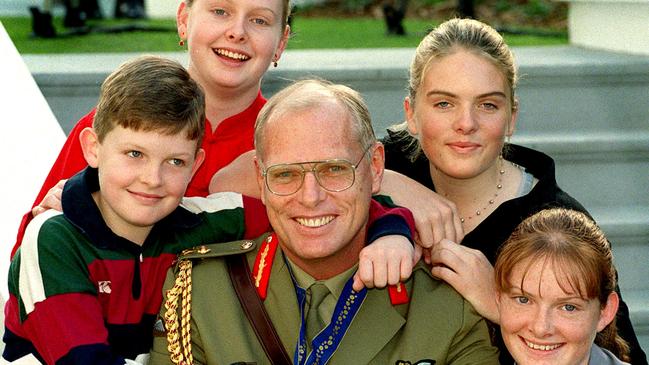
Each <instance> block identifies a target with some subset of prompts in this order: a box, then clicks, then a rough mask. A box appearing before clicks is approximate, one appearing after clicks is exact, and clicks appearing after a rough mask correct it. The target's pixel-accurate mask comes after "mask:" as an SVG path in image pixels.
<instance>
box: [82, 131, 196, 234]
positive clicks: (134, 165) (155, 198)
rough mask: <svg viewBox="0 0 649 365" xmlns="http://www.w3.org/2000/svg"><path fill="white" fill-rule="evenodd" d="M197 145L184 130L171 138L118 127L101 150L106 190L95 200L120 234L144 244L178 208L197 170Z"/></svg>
mask: <svg viewBox="0 0 649 365" xmlns="http://www.w3.org/2000/svg"><path fill="white" fill-rule="evenodd" d="M196 144H197V141H191V140H188V139H187V138H186V134H185V132H184V131H183V132H181V133H178V134H174V135H166V134H163V133H160V132H157V131H134V130H131V129H126V128H123V127H121V126H117V127H116V128H115V129H113V130H112V131H110V132H109V133H108V134H107V135H106V137H105V138H104V140H103V142H102V143H100V144H98V145H97V150H96V151H97V159H96V166H93V167H97V168H98V170H99V186H100V191H99V192H96V193H94V194H93V197H94V198H95V201H96V202H97V205H98V206H99V209H100V211H101V213H102V215H103V217H104V220H105V221H106V223H107V224H108V226H109V227H110V228H111V229H112V230H113V231H114V232H115V233H116V234H118V235H120V236H122V237H125V238H128V239H130V240H132V241H134V242H136V243H142V242H143V241H144V239H145V238H146V236H147V235H148V233H149V231H150V229H151V227H152V226H153V225H154V224H155V223H156V222H158V221H160V220H161V219H162V218H164V217H166V216H167V215H169V214H170V213H171V212H172V211H173V210H174V209H176V207H177V206H178V204H179V202H180V199H181V198H182V197H183V195H184V193H185V190H186V188H187V184H188V183H189V181H190V180H191V178H192V175H193V173H194V172H195V167H197V166H195V165H196V162H197V161H196ZM138 241H141V242H138Z"/></svg>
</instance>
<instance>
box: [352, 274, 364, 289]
mask: <svg viewBox="0 0 649 365" xmlns="http://www.w3.org/2000/svg"><path fill="white" fill-rule="evenodd" d="M364 286H365V284H364V283H363V281H362V280H361V278H360V274H359V273H358V271H356V273H355V274H354V282H353V283H352V289H354V291H355V292H357V293H358V292H359V291H361V290H363V287H364Z"/></svg>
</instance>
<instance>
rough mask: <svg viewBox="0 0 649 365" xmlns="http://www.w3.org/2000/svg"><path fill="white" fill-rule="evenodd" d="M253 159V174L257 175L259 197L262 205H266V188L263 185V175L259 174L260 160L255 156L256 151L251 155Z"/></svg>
mask: <svg viewBox="0 0 649 365" xmlns="http://www.w3.org/2000/svg"><path fill="white" fill-rule="evenodd" d="M253 161H254V162H255V175H256V176H257V185H259V192H260V199H261V202H262V203H263V204H264V205H266V189H265V186H264V176H263V175H262V174H261V162H260V161H259V157H258V156H257V153H256V152H255V156H254V157H253Z"/></svg>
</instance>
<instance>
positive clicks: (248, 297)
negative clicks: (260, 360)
mask: <svg viewBox="0 0 649 365" xmlns="http://www.w3.org/2000/svg"><path fill="white" fill-rule="evenodd" d="M226 262H227V265H228V273H229V274H230V281H231V282H232V286H234V290H235V292H236V293H237V297H238V298H239V302H240V303H241V307H242V308H243V310H244V312H245V313H246V317H248V321H250V324H251V325H252V328H254V330H255V334H256V335H257V338H258V339H259V342H260V343H261V345H262V347H263V348H264V352H266V355H267V356H268V358H269V359H270V362H271V364H273V365H290V364H292V361H291V358H290V357H289V356H288V354H287V353H286V350H284V346H283V345H282V341H281V340H280V339H279V335H278V334H277V331H275V327H274V326H273V322H271V321H270V318H269V317H268V313H267V312H266V309H265V308H264V303H262V301H261V299H260V298H259V295H258V294H257V290H256V289H255V285H254V284H253V282H252V278H251V276H250V268H249V267H248V261H247V260H246V255H230V256H227V258H226Z"/></svg>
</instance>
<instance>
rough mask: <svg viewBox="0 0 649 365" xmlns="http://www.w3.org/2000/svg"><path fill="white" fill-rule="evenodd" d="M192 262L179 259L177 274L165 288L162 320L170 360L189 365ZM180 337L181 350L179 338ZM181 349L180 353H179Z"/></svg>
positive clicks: (190, 352)
mask: <svg viewBox="0 0 649 365" xmlns="http://www.w3.org/2000/svg"><path fill="white" fill-rule="evenodd" d="M191 274H192V262H191V260H181V261H179V262H178V275H177V276H176V282H175V283H174V286H173V287H172V288H171V289H169V290H167V299H166V300H165V309H166V310H165V313H164V321H165V323H164V324H165V328H166V329H167V343H168V345H167V350H168V351H169V357H170V358H171V361H172V362H173V363H174V364H176V365H191V364H193V362H194V358H193V356H192V348H191V334H190V317H191V291H192V286H191V285H192V279H191ZM179 297H180V299H181V300H182V306H181V311H182V313H181V334H180V335H179V334H178V327H179V324H178V302H179ZM181 337H182V350H181V343H180V340H181ZM181 351H182V353H181Z"/></svg>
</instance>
